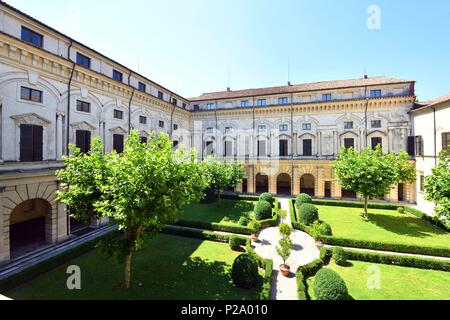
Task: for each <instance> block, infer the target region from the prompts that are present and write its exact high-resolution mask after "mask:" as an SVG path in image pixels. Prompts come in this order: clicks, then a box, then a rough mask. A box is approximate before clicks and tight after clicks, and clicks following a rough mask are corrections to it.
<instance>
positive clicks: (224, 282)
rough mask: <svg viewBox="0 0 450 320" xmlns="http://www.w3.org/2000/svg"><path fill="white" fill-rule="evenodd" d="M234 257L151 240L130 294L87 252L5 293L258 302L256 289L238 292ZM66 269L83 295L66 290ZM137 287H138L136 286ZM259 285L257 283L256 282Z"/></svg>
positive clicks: (224, 247)
mask: <svg viewBox="0 0 450 320" xmlns="http://www.w3.org/2000/svg"><path fill="white" fill-rule="evenodd" d="M239 254H240V253H239V252H234V251H232V250H231V249H230V248H229V246H228V244H224V243H217V242H210V241H202V240H197V239H191V238H184V237H177V236H171V235H161V234H158V235H156V236H155V237H154V238H153V239H151V240H150V241H149V243H148V246H147V247H146V249H145V250H144V251H142V252H139V253H138V254H136V255H135V258H134V260H133V271H134V274H133V275H132V278H133V283H132V288H131V289H130V290H123V289H121V288H120V282H121V279H122V266H121V265H119V264H118V263H116V261H115V260H114V259H107V258H106V257H105V256H103V255H102V254H101V253H100V252H99V251H98V250H95V251H91V252H90V253H88V254H85V255H83V256H81V257H79V258H77V259H74V260H72V261H70V262H69V263H67V264H65V265H64V266H61V267H59V268H57V269H55V270H52V271H50V272H49V273H47V274H45V275H44V276H42V277H40V278H38V279H35V280H33V281H32V282H30V283H28V284H26V285H24V286H22V287H21V288H18V289H16V290H14V291H12V292H9V293H7V296H9V297H11V298H13V299H52V300H53V299H96V300H99V299H136V300H140V299H144V300H147V299H148V300H160V299H169V300H174V299H177V300H183V299H196V300H198V299H208V300H210V299H211V300H213V299H217V300H219V299H224V300H234V299H236V300H242V299H246V300H248V299H252V300H254V299H257V297H258V293H259V291H260V290H261V287H258V288H255V289H252V290H242V289H239V288H237V287H234V286H233V284H232V283H231V278H230V276H229V273H230V270H231V265H232V263H233V261H234V259H235V258H236V257H237V256H238V255H239ZM70 265H77V266H80V268H81V281H82V283H81V285H82V290H73V291H70V290H68V289H67V288H66V281H67V277H68V276H69V275H67V274H66V269H67V267H68V266H70ZM139 282H140V283H142V286H141V287H139V286H138V285H137V284H138V283H139ZM261 282H262V279H261Z"/></svg>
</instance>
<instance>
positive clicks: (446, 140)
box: [442, 132, 450, 150]
mask: <svg viewBox="0 0 450 320" xmlns="http://www.w3.org/2000/svg"><path fill="white" fill-rule="evenodd" d="M448 148H450V132H444V133H442V150H447V149H448Z"/></svg>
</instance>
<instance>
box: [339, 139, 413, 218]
mask: <svg viewBox="0 0 450 320" xmlns="http://www.w3.org/2000/svg"><path fill="white" fill-rule="evenodd" d="M334 170H335V173H336V177H337V180H338V182H339V183H340V185H341V186H342V187H343V188H344V189H347V190H351V191H354V192H356V193H358V194H360V195H362V196H363V197H364V199H365V208H364V215H365V218H366V219H368V211H367V207H368V200H369V198H381V197H384V196H385V195H386V194H388V193H389V191H390V189H391V188H392V187H393V186H394V185H395V184H398V183H400V182H411V181H414V179H415V167H414V164H413V163H412V162H410V161H409V158H408V154H407V153H406V152H403V151H402V152H400V153H399V154H398V155H397V154H395V153H393V152H392V153H389V154H385V153H383V151H382V149H381V146H377V148H376V149H375V150H372V149H370V148H369V149H363V150H361V151H355V150H354V149H353V148H349V149H345V148H342V150H341V152H340V154H339V157H338V159H337V161H336V163H335V165H334Z"/></svg>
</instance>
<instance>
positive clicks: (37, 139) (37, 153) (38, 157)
mask: <svg viewBox="0 0 450 320" xmlns="http://www.w3.org/2000/svg"><path fill="white" fill-rule="evenodd" d="M43 132H44V130H43V128H42V127H41V126H33V161H42V160H43V157H42V152H43V147H42V143H43V139H42V136H43Z"/></svg>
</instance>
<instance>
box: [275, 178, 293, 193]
mask: <svg viewBox="0 0 450 320" xmlns="http://www.w3.org/2000/svg"><path fill="white" fill-rule="evenodd" d="M277 194H279V195H291V194H292V178H291V176H290V175H289V174H287V173H280V174H279V175H278V176H277Z"/></svg>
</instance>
